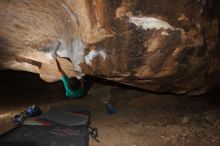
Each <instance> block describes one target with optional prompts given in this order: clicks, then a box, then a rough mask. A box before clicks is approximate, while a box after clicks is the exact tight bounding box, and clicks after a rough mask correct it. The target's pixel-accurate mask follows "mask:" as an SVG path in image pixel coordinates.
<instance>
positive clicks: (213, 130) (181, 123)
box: [0, 71, 220, 146]
mask: <svg viewBox="0 0 220 146" xmlns="http://www.w3.org/2000/svg"><path fill="white" fill-rule="evenodd" d="M219 95H220V91H218V90H215V91H213V92H211V93H209V94H207V95H203V96H199V97H187V96H175V95H169V94H153V93H150V92H143V91H140V90H136V89H131V88H126V87H122V86H119V85H116V84H112V83H111V84H108V82H107V81H104V82H101V83H100V82H99V81H98V83H95V84H94V86H93V87H92V88H91V90H90V92H89V95H88V96H86V97H84V98H82V99H78V100H68V99H66V98H65V95H64V89H63V86H62V83H61V82H57V83H54V84H47V83H45V82H43V81H41V80H40V79H39V77H38V75H33V74H28V73H14V72H11V71H7V72H0V98H1V102H0V133H2V132H3V131H6V130H8V129H10V128H12V126H11V124H10V123H11V122H10V118H11V117H13V116H14V115H15V114H17V113H19V112H20V111H22V110H24V109H25V108H26V107H27V106H29V105H31V104H38V105H40V106H41V108H42V109H43V110H44V111H46V110H47V109H48V108H49V107H50V106H51V105H54V104H64V105H76V104H77V105H85V106H87V107H88V108H89V109H90V110H91V115H92V125H93V127H97V128H98V131H99V138H98V139H99V141H100V143H97V142H96V141H94V140H93V139H90V146H172V145H173V146H182V145H184V146H195V145H199V146H219V145H220V97H219ZM109 100H110V101H112V102H114V103H115V107H116V108H117V113H116V114H113V115H107V114H106V111H105V109H106V106H105V104H106V103H107V102H108V101H109Z"/></svg>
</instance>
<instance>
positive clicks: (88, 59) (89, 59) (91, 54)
mask: <svg viewBox="0 0 220 146" xmlns="http://www.w3.org/2000/svg"><path fill="white" fill-rule="evenodd" d="M96 56H101V57H102V58H103V59H104V60H105V59H106V58H107V55H106V53H105V51H103V50H100V51H96V50H92V51H90V52H89V54H87V55H86V56H85V62H86V64H87V65H92V60H93V58H95V57H96Z"/></svg>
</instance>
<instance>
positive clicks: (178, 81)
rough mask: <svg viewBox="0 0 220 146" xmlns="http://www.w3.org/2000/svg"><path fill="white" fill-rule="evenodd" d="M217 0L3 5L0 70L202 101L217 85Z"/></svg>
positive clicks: (11, 1) (40, 0)
mask: <svg viewBox="0 0 220 146" xmlns="http://www.w3.org/2000/svg"><path fill="white" fill-rule="evenodd" d="M219 3H220V2H218V1H217V0H210V1H205V0H194V1H192V0H177V1H173V0H142V1H140V0H47V1H45V0H19V1H17V0H1V1H0V22H1V23H0V62H1V63H0V67H1V69H13V70H25V71H29V72H34V73H38V74H40V76H41V78H42V79H44V80H45V81H47V82H53V81H56V80H58V79H59V76H58V75H57V68H56V66H55V63H54V60H53V58H52V57H51V52H52V51H53V50H54V49H56V48H58V50H57V54H58V55H59V56H60V62H61V64H62V67H63V69H64V70H65V72H67V74H68V75H70V76H77V77H81V76H82V75H84V74H90V75H94V76H96V77H101V78H107V79H109V80H114V81H117V82H121V83H124V84H129V85H132V86H136V87H139V88H143V89H147V90H151V91H156V92H173V93H177V94H183V93H189V94H202V93H204V92H206V91H208V90H209V89H211V88H213V87H215V86H217V85H218V82H219V78H218V75H219V57H220V54H219V32H218V29H219V14H218V9H219V8H220V5H219Z"/></svg>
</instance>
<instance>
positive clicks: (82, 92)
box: [53, 55, 93, 98]
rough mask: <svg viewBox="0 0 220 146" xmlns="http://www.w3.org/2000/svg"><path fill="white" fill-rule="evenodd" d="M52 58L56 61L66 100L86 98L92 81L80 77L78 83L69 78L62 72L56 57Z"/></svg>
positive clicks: (74, 78)
mask: <svg viewBox="0 0 220 146" xmlns="http://www.w3.org/2000/svg"><path fill="white" fill-rule="evenodd" d="M53 57H54V59H55V61H56V64H57V67H58V70H59V73H60V76H61V80H62V81H63V84H64V88H65V90H66V96H67V97H68V98H81V97H84V96H86V95H87V92H88V90H89V88H90V87H91V86H92V83H93V82H92V80H91V79H88V78H87V79H85V80H84V78H83V77H81V82H80V81H79V80H78V79H77V78H76V77H73V78H69V77H68V76H67V75H66V74H65V73H64V71H63V70H62V68H61V66H60V63H59V61H58V59H57V57H56V56H55V55H53Z"/></svg>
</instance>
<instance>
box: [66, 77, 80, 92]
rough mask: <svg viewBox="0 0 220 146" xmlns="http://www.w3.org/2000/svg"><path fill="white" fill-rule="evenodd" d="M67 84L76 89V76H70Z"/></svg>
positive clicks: (77, 81) (78, 85) (78, 84)
mask: <svg viewBox="0 0 220 146" xmlns="http://www.w3.org/2000/svg"><path fill="white" fill-rule="evenodd" d="M68 86H69V88H70V89H73V90H76V89H79V87H80V82H79V80H78V79H77V78H76V77H73V78H70V80H69V82H68Z"/></svg>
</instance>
